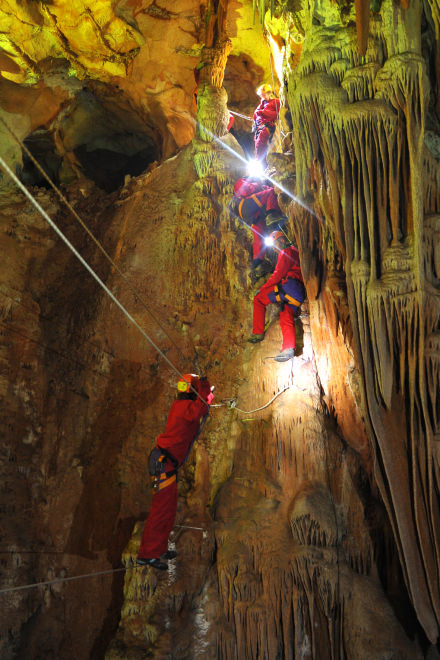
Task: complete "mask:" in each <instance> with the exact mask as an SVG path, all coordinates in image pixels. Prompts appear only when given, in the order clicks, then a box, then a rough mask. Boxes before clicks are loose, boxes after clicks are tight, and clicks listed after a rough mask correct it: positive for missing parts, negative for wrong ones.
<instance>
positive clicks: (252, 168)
mask: <svg viewBox="0 0 440 660" xmlns="http://www.w3.org/2000/svg"><path fill="white" fill-rule="evenodd" d="M247 171H248V176H252V177H260V178H262V177H263V176H264V168H263V165H262V163H261V160H258V159H257V158H254V159H252V160H248V164H247Z"/></svg>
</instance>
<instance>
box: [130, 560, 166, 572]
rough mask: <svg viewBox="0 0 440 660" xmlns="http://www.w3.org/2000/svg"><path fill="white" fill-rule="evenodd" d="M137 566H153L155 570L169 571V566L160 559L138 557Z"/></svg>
mask: <svg viewBox="0 0 440 660" xmlns="http://www.w3.org/2000/svg"><path fill="white" fill-rule="evenodd" d="M136 564H138V565H139V566H152V567H153V568H157V569H158V570H159V571H167V570H168V564H166V563H165V562H164V561H160V559H158V558H155V559H145V558H144V557H138V558H137V559H136Z"/></svg>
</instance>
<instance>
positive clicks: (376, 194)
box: [288, 2, 440, 642]
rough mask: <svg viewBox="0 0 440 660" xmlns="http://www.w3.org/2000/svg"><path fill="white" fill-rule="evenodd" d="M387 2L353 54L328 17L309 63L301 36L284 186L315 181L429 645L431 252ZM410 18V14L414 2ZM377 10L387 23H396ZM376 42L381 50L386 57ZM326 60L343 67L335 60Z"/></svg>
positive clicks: (406, 79) (416, 55)
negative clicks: (331, 38) (323, 51)
mask: <svg viewBox="0 0 440 660" xmlns="http://www.w3.org/2000/svg"><path fill="white" fill-rule="evenodd" d="M401 11H402V10H401V9H398V8H396V7H395V6H391V3H388V2H385V3H383V5H382V9H381V15H382V21H383V23H382V25H381V27H380V29H378V27H377V25H376V26H375V27H374V29H373V34H372V36H371V39H370V42H369V49H368V51H367V53H366V59H365V62H363V63H357V62H356V61H354V60H355V58H353V57H352V56H349V57H348V58H347V54H348V55H350V48H351V49H352V51H353V52H354V51H355V50H356V46H355V44H353V41H351V46H350V35H349V32H348V31H347V30H345V31H344V30H342V28H341V29H340V30H339V31H338V29H337V32H338V35H339V36H337V37H336V40H335V41H336V43H337V44H338V46H339V47H334V48H333V50H332V53H331V57H330V54H329V55H328V56H327V61H324V60H322V63H321V65H319V64H317V63H316V62H315V61H314V58H313V55H312V51H311V50H309V48H310V47H309V48H307V41H306V42H305V51H304V50H303V56H304V58H305V62H307V63H308V66H307V68H305V67H304V66H301V64H300V65H299V66H298V68H297V69H296V71H293V72H292V73H291V76H290V78H289V82H288V88H289V104H290V108H291V111H292V118H293V124H294V126H295V127H296V130H295V131H294V142H295V155H296V162H297V183H298V189H299V190H300V191H301V192H302V193H303V194H304V193H305V192H306V190H308V189H309V188H310V187H312V188H313V187H315V193H314V198H315V199H314V201H315V209H316V210H317V212H318V214H319V216H320V218H322V222H323V223H324V224H325V226H326V228H327V229H326V231H329V232H330V233H331V234H332V235H333V236H334V241H333V243H332V244H334V245H335V246H336V249H337V252H338V253H339V255H340V256H339V259H338V260H340V261H342V264H343V271H344V272H345V277H346V284H347V292H348V305H349V309H350V325H351V331H352V332H353V340H354V341H353V348H354V351H355V359H356V362H357V364H358V365H359V367H360V369H361V373H362V390H363V401H364V404H363V408H364V411H365V412H364V414H365V420H366V422H367V428H368V429H369V435H370V438H371V441H372V443H373V447H375V452H376V461H375V477H376V479H377V481H378V484H379V487H380V490H381V494H382V497H383V498H384V501H385V503H386V506H387V510H388V513H389V516H390V520H391V522H392V525H393V529H394V533H395V538H396V542H397V545H398V548H399V554H400V559H401V562H402V567H403V571H404V576H405V580H406V583H407V586H408V590H409V593H410V594H411V599H412V602H413V604H414V607H415V609H416V612H417V615H418V617H419V620H420V621H421V623H422V625H423V627H424V629H425V631H426V633H427V635H428V637H429V638H430V639H431V641H432V642H435V640H436V639H437V636H438V617H439V614H440V609H439V605H440V602H439V584H438V575H439V563H438V561H439V557H438V547H439V539H438V529H439V511H438V498H437V495H438V490H439V484H438V483H437V475H438V471H437V468H436V467H435V465H436V455H437V454H436V450H435V440H434V438H435V437H436V435H437V434H438V413H437V412H434V411H437V410H438V401H437V399H438V394H437V393H438V388H439V381H438V369H437V367H436V364H437V358H436V357H434V355H435V349H434V351H430V350H428V355H425V347H426V345H427V342H428V345H430V343H429V338H430V337H431V336H436V333H437V332H438V322H439V317H440V307H439V297H438V292H437V290H436V289H437V287H436V284H434V286H432V276H431V274H430V271H429V270H428V271H427V270H426V268H425V264H426V263H429V262H430V263H432V259H431V258H430V256H429V253H430V252H431V254H432V247H431V248H429V245H426V239H425V236H426V233H427V230H426V229H425V224H426V220H427V218H426V216H425V213H426V208H425V209H424V199H425V200H426V197H425V198H424V196H423V193H424V187H423V183H422V180H423V172H424V162H426V155H425V154H424V149H425V147H424V144H423V138H424V119H425V114H426V103H427V98H428V94H429V86H428V79H427V75H426V65H425V62H424V60H423V58H422V56H421V53H420V50H417V48H418V49H420V39H418V36H417V30H415V29H414V24H413V25H412V26H411V29H410V28H409V25H408V20H409V17H408V16H407V15H406V16H401V15H400V14H399V12H401ZM412 16H413V18H414V20H417V18H418V16H419V9H418V7H417V5H416V4H414V5H413V6H412ZM391 17H394V19H395V22H396V23H397V24H399V31H398V33H396V32H395V30H394V28H393V27H392V25H391V21H390V18H391ZM416 25H418V23H416ZM311 32H312V33H314V36H312V35H311V41H312V42H313V43H314V46H315V48H316V45H317V43H318V42H319V39H320V38H324V39H326V38H327V34H326V31H325V28H323V27H321V26H319V25H318V26H316V27H312V28H311ZM307 36H308V37H309V34H308V35H307ZM344 39H346V41H345V43H344ZM399 44H400V48H399ZM408 44H411V46H412V48H411V47H410V48H408ZM406 49H408V50H410V51H412V52H405V51H406ZM313 52H314V51H313ZM384 53H389V55H388V59H386V60H385V59H384ZM347 59H348V61H347ZM350 60H351V64H350V65H349V64H348V62H349V61H350ZM337 61H340V62H341V63H343V62H344V61H345V62H346V64H345V66H344V67H343V68H341V67H340V68H338V69H335V65H334V63H335V62H337ZM359 64H360V65H359ZM317 71H320V72H319V73H318V72H317ZM335 71H337V72H338V75H337V76H336V77H335ZM342 71H344V74H343V75H342V77H341V72H342ZM429 163H430V170H429V171H430V174H429V176H428V177H426V178H425V186H431V188H430V189H429V191H430V192H429V197H430V199H432V200H433V201H434V200H436V199H437V194H438V193H437V187H436V186H437V179H436V177H437V176H438V173H437V172H438V166H437V164H434V163H433V162H432V160H430V161H429ZM425 190H426V188H425ZM330 196H331V197H330ZM425 204H426V201H425ZM429 212H431V213H432V210H431V208H430V209H428V213H429ZM307 220H308V219H307V217H306V216H304V217H303V221H307ZM428 224H429V223H428ZM428 233H429V229H428ZM427 251H428V253H427ZM325 252H327V254H325ZM323 260H324V267H323V268H322V272H323V273H324V275H323V278H322V284H321V287H323V286H324V287H325V282H326V266H325V264H326V263H329V262H330V263H332V262H333V261H334V255H333V254H330V255H329V254H328V250H327V251H324V256H323ZM343 329H344V330H345V328H343ZM434 343H435V342H434ZM436 493H437V495H436Z"/></svg>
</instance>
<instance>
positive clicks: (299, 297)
mask: <svg viewBox="0 0 440 660" xmlns="http://www.w3.org/2000/svg"><path fill="white" fill-rule="evenodd" d="M267 297H268V298H269V300H270V302H271V303H284V304H286V305H289V306H290V307H294V308H295V310H297V311H298V312H299V308H300V307H301V305H302V303H303V302H304V297H305V290H304V284H303V283H302V282H301V281H300V280H298V279H296V278H293V277H289V278H288V279H287V280H285V281H283V282H282V283H279V284H275V286H274V288H273V291H270V293H268V294H267Z"/></svg>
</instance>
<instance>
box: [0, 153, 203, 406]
mask: <svg viewBox="0 0 440 660" xmlns="http://www.w3.org/2000/svg"><path fill="white" fill-rule="evenodd" d="M0 165H1V166H2V167H3V169H4V170H5V172H7V173H8V174H9V176H10V177H11V179H12V180H13V181H14V182H15V184H16V185H17V186H18V187H19V188H20V190H21V191H22V192H24V194H25V195H26V197H27V198H28V199H29V200H30V201H31V203H32V204H33V205H34V206H35V208H36V209H37V210H38V211H39V213H41V215H42V216H43V218H44V219H45V220H46V221H47V222H48V223H49V225H50V226H51V227H52V229H53V230H54V231H55V232H56V233H57V234H58V236H59V237H60V238H61V239H62V240H63V241H64V242H65V244H66V245H67V247H68V248H69V249H70V250H71V251H72V252H73V254H74V255H75V257H77V259H79V261H80V262H81V263H82V265H83V266H84V268H86V270H88V272H89V273H90V275H91V276H92V277H93V278H94V279H95V280H96V281H97V282H98V284H99V285H100V286H101V287H102V288H103V289H104V291H105V292H106V294H107V295H108V296H109V297H110V298H111V299H112V300H113V302H114V303H115V304H116V305H117V306H118V307H119V309H120V310H121V311H122V312H123V314H125V316H126V317H127V318H128V320H129V321H131V323H132V324H133V325H134V326H135V327H136V328H137V329H138V330H139V332H140V333H141V334H142V336H143V337H145V339H146V340H147V341H148V342H150V344H151V345H152V346H153V348H154V349H155V350H156V351H157V352H158V353H159V355H160V356H161V357H162V358H163V359H164V360H165V362H166V363H167V364H168V365H169V366H170V367H171V368H172V369H173V370H174V371H175V372H176V374H178V376H179V377H180V378H183V374H181V373H180V371H179V370H178V369H177V367H175V366H174V364H173V363H172V362H171V361H170V360H169V359H168V358H167V356H166V355H165V353H164V352H163V351H161V349H160V348H159V346H157V345H156V344H155V343H154V341H153V340H152V339H151V338H150V337H149V336H148V335H147V333H146V332H145V330H144V329H143V328H141V326H140V325H139V323H138V322H137V321H136V319H134V318H133V317H132V315H131V314H130V312H129V311H128V310H127V309H126V308H125V307H124V305H123V304H122V303H121V302H119V300H118V299H117V298H116V296H115V295H114V294H113V293H112V292H111V291H110V289H109V288H108V287H107V286H106V285H105V284H104V282H103V281H102V280H101V278H100V277H99V275H97V274H96V273H95V271H94V270H93V269H92V268H91V267H90V266H89V264H88V263H87V261H85V259H83V257H82V256H81V255H80V253H79V252H78V251H77V250H76V248H75V247H74V246H73V245H72V243H71V242H70V241H69V239H68V238H67V237H66V236H65V235H64V234H63V232H62V231H61V229H59V228H58V227H57V225H56V224H55V223H54V222H53V220H52V219H51V218H50V217H49V216H48V214H47V213H46V211H45V210H44V209H43V208H42V207H41V206H40V205H39V203H38V202H37V200H36V199H35V197H33V195H31V193H30V192H29V191H28V190H27V188H26V187H25V186H24V185H23V184H22V183H21V181H20V180H19V179H18V178H17V177H16V176H15V174H14V173H13V172H12V170H11V169H10V168H9V167H8V165H7V164H6V163H5V161H4V160H3V158H2V157H1V156H0ZM184 380H185V379H184ZM189 386H190V388H191V389H192V391H193V392H195V393H196V394H197V396H198V397H199V399H200V400H201V401H203V403H204V404H206V405H208V404H207V402H206V401H205V399H203V398H202V397H201V396H200V394H199V393H198V392H197V390H196V389H195V388H194V387H193V386H192V385H191V384H190V383H189Z"/></svg>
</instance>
